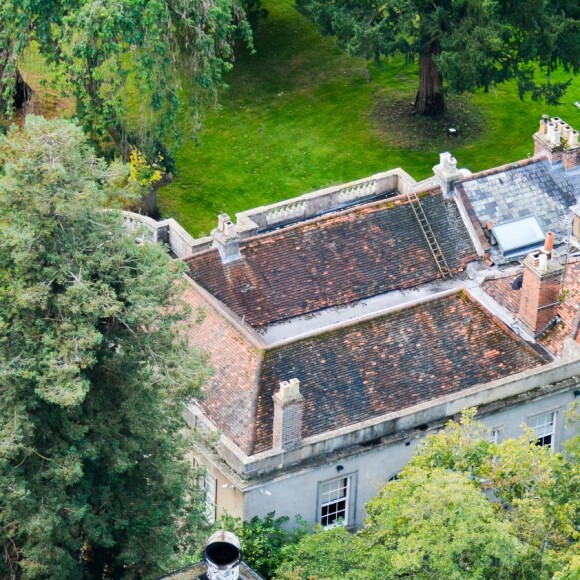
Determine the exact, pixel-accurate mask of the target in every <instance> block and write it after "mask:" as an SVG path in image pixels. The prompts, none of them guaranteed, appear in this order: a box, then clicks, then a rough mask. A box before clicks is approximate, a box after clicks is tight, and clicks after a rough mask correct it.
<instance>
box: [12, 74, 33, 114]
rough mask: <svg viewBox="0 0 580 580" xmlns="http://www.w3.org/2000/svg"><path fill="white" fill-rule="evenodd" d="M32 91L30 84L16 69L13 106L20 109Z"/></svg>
mask: <svg viewBox="0 0 580 580" xmlns="http://www.w3.org/2000/svg"><path fill="white" fill-rule="evenodd" d="M33 94H34V91H33V90H32V88H31V87H30V85H29V84H28V83H27V82H26V81H25V80H24V79H23V78H22V75H21V74H20V70H19V69H16V90H15V92H14V106H15V107H16V108H17V109H22V107H24V105H26V103H28V101H30V99H32V95H33Z"/></svg>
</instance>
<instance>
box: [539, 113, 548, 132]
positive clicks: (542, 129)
mask: <svg viewBox="0 0 580 580" xmlns="http://www.w3.org/2000/svg"><path fill="white" fill-rule="evenodd" d="M549 120H550V117H548V115H542V119H541V121H540V134H541V135H545V134H546V133H547V131H548V121H549Z"/></svg>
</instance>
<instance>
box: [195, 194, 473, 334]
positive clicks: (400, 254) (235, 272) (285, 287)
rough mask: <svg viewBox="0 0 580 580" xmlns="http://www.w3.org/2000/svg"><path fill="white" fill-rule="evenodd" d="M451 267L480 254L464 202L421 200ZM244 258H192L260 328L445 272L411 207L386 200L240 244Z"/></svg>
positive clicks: (204, 279)
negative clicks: (462, 213)
mask: <svg viewBox="0 0 580 580" xmlns="http://www.w3.org/2000/svg"><path fill="white" fill-rule="evenodd" d="M421 203H422V205H423V207H424V210H425V213H426V214H427V217H428V219H429V221H430V223H431V226H432V228H433V231H434V232H435V235H436V237H437V240H438V241H439V244H440V245H441V248H442V250H443V253H444V255H445V257H446V259H447V262H448V264H449V266H450V268H451V270H452V271H453V272H454V273H456V272H459V271H461V270H462V269H463V268H464V267H465V266H466V264H467V263H468V262H469V261H471V260H474V259H476V258H477V256H476V254H475V251H474V249H473V246H472V244H471V242H470V239H469V236H468V234H467V232H466V230H465V228H464V226H463V223H462V220H461V218H460V216H459V212H458V210H457V207H456V206H455V204H454V203H453V202H452V201H447V200H445V199H443V196H442V195H441V194H440V193H438V194H433V193H432V194H429V195H427V196H424V197H422V198H421ZM241 254H242V259H241V260H238V261H236V262H232V263H229V264H226V265H224V264H222V262H221V260H220V257H219V254H218V252H217V250H215V249H214V250H210V251H206V252H204V253H202V254H198V255H195V256H192V257H191V258H189V259H188V260H187V263H188V265H189V269H190V275H191V277H192V278H193V279H194V280H195V281H197V282H198V283H199V284H200V285H201V286H203V287H204V288H205V289H206V290H208V291H209V292H210V293H211V294H213V295H214V296H215V297H216V298H218V299H219V300H221V301H222V302H223V303H225V304H226V305H227V306H228V307H229V308H230V309H231V310H233V311H234V312H235V313H236V314H237V315H238V316H240V317H243V318H244V319H245V321H246V322H248V323H249V324H251V325H252V326H254V327H263V326H267V325H269V324H271V323H273V322H276V321H279V320H284V319H286V318H291V317H295V316H300V315H303V314H307V313H310V312H315V311H317V310H320V309H323V308H327V307H332V306H339V305H343V304H348V303H350V302H353V301H355V300H360V299H363V298H368V297H371V296H375V295H377V294H382V293H384V292H387V291H390V290H395V289H405V288H410V287H413V286H417V285H419V284H423V283H425V282H430V281H432V280H435V279H437V278H438V277H439V276H440V273H439V270H438V269H437V266H436V264H435V261H434V259H433V257H432V255H431V253H430V251H429V248H428V245H427V243H426V241H425V238H424V235H423V233H422V232H421V230H420V228H419V226H418V223H417V221H416V218H415V216H414V214H413V211H412V209H411V208H410V207H409V205H408V203H406V202H403V201H401V200H397V201H393V200H386V201H384V202H378V203H375V204H370V205H365V206H361V207H359V208H354V209H351V210H346V211H343V212H338V213H336V214H332V215H328V216H325V217H321V218H319V219H317V220H315V221H310V222H307V223H304V224H300V225H296V226H291V227H288V228H284V229H282V230H279V231H275V232H272V233H269V234H265V235H262V236H258V237H255V238H250V239H248V240H245V241H243V242H242V243H241Z"/></svg>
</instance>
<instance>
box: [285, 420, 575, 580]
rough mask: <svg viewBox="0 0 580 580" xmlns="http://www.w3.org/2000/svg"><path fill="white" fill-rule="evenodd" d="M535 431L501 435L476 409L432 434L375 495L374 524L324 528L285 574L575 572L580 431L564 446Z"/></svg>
mask: <svg viewBox="0 0 580 580" xmlns="http://www.w3.org/2000/svg"><path fill="white" fill-rule="evenodd" d="M533 438H534V435H533V433H532V432H531V431H529V430H528V431H526V432H525V433H524V435H523V436H522V437H521V438H519V439H517V440H514V439H506V440H505V441H503V442H501V443H500V444H495V443H491V442H490V441H489V430H488V429H487V428H486V427H485V426H484V425H483V424H481V423H479V422H477V421H475V420H474V411H473V410H470V411H469V412H467V413H466V414H465V415H464V416H463V418H462V420H461V422H459V423H456V422H451V423H449V425H448V426H447V427H446V429H445V430H443V431H441V432H439V433H438V434H435V435H431V436H429V437H427V438H426V439H424V440H423V441H422V442H421V444H420V445H419V446H418V448H417V450H416V452H415V454H414V456H413V458H412V460H411V461H410V463H409V465H408V466H407V467H406V468H405V469H404V470H403V472H402V473H401V475H400V477H399V479H398V480H396V481H392V482H389V483H387V484H386V486H385V487H383V488H382V489H381V490H380V491H379V493H378V495H377V496H376V497H375V498H374V499H372V500H371V501H370V502H369V504H367V506H366V509H367V513H368V518H367V521H366V525H365V527H364V528H363V529H362V530H360V531H359V532H358V533H356V534H354V535H352V534H350V533H349V532H347V531H346V530H344V529H343V528H340V529H338V530H337V529H334V530H331V531H322V530H318V531H317V532H316V533H315V534H314V535H312V536H308V537H305V538H303V539H302V540H301V541H300V542H299V543H298V544H297V545H296V546H293V547H290V548H289V549H288V550H287V551H286V559H285V562H284V563H283V564H282V566H281V567H280V568H279V570H278V576H277V577H278V578H284V579H288V580H299V579H300V580H313V579H317V580H323V579H324V580H326V579H327V578H333V577H338V576H339V577H341V578H350V579H368V580H371V579H374V578H378V577H380V578H385V579H396V578H418V579H421V578H424V579H430V578H457V579H462V578H481V579H487V578H522V579H523V578H536V579H544V578H545V579H546V580H547V579H549V578H566V579H569V578H574V577H575V574H577V573H578V571H579V570H580V567H579V562H580V558H579V552H578V547H577V546H578V540H579V539H580V538H579V536H580V534H579V532H578V529H579V525H580V501H579V497H580V494H579V493H578V491H579V490H578V485H579V484H578V481H579V478H578V470H579V462H578V458H579V457H580V452H579V450H580V437H576V438H574V439H573V440H571V441H570V442H569V443H566V444H565V446H564V451H563V453H552V452H551V450H550V449H549V448H546V447H539V446H537V445H534V444H533Z"/></svg>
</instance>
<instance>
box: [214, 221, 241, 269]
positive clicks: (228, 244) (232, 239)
mask: <svg viewBox="0 0 580 580" xmlns="http://www.w3.org/2000/svg"><path fill="white" fill-rule="evenodd" d="M211 237H212V238H213V245H214V247H216V248H217V249H218V252H219V253H220V256H221V259H222V262H223V263H224V264H228V263H229V262H235V261H236V260H241V259H242V254H241V253H240V236H239V234H238V232H237V231H236V226H235V225H234V224H233V223H232V220H231V219H230V216H229V215H228V214H227V213H221V214H220V215H219V216H218V227H217V228H216V229H215V230H212V232H211Z"/></svg>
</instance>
